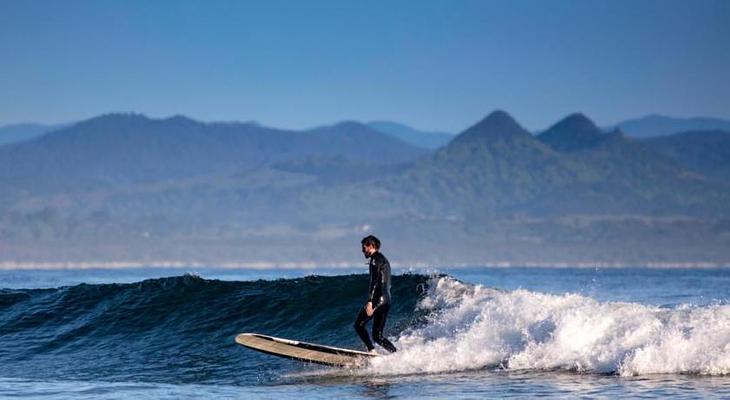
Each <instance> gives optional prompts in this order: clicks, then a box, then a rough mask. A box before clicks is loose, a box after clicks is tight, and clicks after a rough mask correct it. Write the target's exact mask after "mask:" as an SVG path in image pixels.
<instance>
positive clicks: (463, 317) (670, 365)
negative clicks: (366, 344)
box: [369, 277, 730, 375]
mask: <svg viewBox="0 0 730 400" xmlns="http://www.w3.org/2000/svg"><path fill="white" fill-rule="evenodd" d="M429 286H430V290H429V292H428V294H427V295H426V296H425V297H424V298H423V299H422V300H421V301H420V302H419V305H418V307H419V308H420V309H422V310H425V311H429V314H428V316H427V320H426V323H425V324H423V325H422V326H419V327H415V328H412V329H409V330H406V331H405V332H404V333H402V334H401V336H400V338H399V339H398V341H397V344H396V345H397V346H398V348H399V349H402V350H401V351H400V352H398V353H396V354H393V355H391V356H388V357H382V358H380V359H377V360H375V361H374V362H373V363H372V366H371V368H370V371H369V372H373V373H378V374H394V373H395V374H400V373H422V372H427V373H433V372H447V371H461V370H470V369H482V368H505V369H510V370H530V369H539V370H570V371H577V372H594V373H617V374H621V375H643V374H656V373H691V374H706V375H725V374H729V373H730V305H720V304H717V305H712V306H705V307H692V306H683V307H679V308H676V309H664V308H660V307H654V306H647V305H642V304H637V303H625V302H599V301H596V300H594V299H591V298H588V297H584V296H581V295H577V294H564V295H551V294H541V293H535V292H531V291H528V290H522V289H520V290H514V291H511V292H502V291H499V290H496V289H490V288H486V287H483V286H481V285H469V284H464V283H461V282H458V281H456V280H454V279H453V278H450V277H440V278H436V279H435V282H432V283H431V284H430V285H429Z"/></svg>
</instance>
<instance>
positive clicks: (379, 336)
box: [355, 252, 396, 353]
mask: <svg viewBox="0 0 730 400" xmlns="http://www.w3.org/2000/svg"><path fill="white" fill-rule="evenodd" d="M368 301H369V302H372V303H373V315H371V316H369V317H368V315H367V313H365V307H363V308H361V309H360V312H359V313H358V314H357V320H355V331H356V332H357V334H358V335H359V336H360V339H362V341H363V342H365V346H367V348H368V350H372V349H374V348H375V347H374V346H373V343H372V342H371V341H370V336H368V332H367V331H366V330H365V324H366V323H367V322H368V321H370V319H372V320H373V340H375V342H376V343H378V344H379V345H381V346H383V348H385V349H386V350H388V351H389V352H391V353H393V352H395V351H396V348H395V346H393V343H391V342H390V341H389V340H388V339H387V338H385V336H383V328H384V327H385V319H386V317H387V316H388V311H390V263H389V262H388V259H387V258H385V256H384V255H382V254H381V253H380V252H375V253H374V254H373V255H372V256H371V257H370V287H369V290H368Z"/></svg>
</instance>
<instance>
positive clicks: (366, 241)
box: [360, 235, 380, 249]
mask: <svg viewBox="0 0 730 400" xmlns="http://www.w3.org/2000/svg"><path fill="white" fill-rule="evenodd" d="M360 243H362V245H363V246H373V247H375V248H376V249H379V248H380V239H378V238H376V237H375V236H373V235H368V236H365V237H364V238H362V241H360Z"/></svg>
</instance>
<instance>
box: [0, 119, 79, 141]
mask: <svg viewBox="0 0 730 400" xmlns="http://www.w3.org/2000/svg"><path fill="white" fill-rule="evenodd" d="M64 126H67V124H56V125H44V124H30V123H29V124H13V125H5V126H2V127H0V146H2V145H4V144H8V143H15V142H22V141H24V140H30V139H34V138H37V137H38V136H41V135H43V134H44V133H48V132H50V131H53V130H56V129H60V128H63V127H64Z"/></svg>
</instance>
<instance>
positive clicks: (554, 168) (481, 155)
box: [392, 111, 574, 215]
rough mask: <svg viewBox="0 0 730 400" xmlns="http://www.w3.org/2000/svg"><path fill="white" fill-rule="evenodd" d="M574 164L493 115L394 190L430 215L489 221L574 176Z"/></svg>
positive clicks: (400, 180)
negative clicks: (414, 200)
mask: <svg viewBox="0 0 730 400" xmlns="http://www.w3.org/2000/svg"><path fill="white" fill-rule="evenodd" d="M569 164H570V163H569V162H567V161H565V160H564V159H562V158H561V157H560V156H559V155H558V154H557V153H556V152H554V151H553V150H552V149H550V148H549V147H548V146H546V145H544V144H543V143H541V142H539V141H538V140H536V139H535V138H534V137H533V136H532V134H530V132H528V131H527V130H525V129H524V128H523V127H522V126H520V125H519V124H518V123H517V122H516V121H515V120H514V119H513V118H512V117H511V116H510V115H509V114H507V113H506V112H504V111H495V112H493V113H491V114H489V115H488V116H487V117H486V118H484V119H483V120H481V121H480V122H478V123H477V124H475V125H473V126H472V127H470V128H468V129H466V130H465V131H463V132H462V133H460V134H459V135H457V136H456V138H454V140H452V141H451V142H450V143H449V144H448V145H447V146H445V147H443V148H441V149H439V150H438V151H437V152H436V153H435V154H434V155H432V156H430V157H427V158H424V159H421V160H419V161H417V162H416V163H415V164H414V165H413V167H412V168H410V169H409V170H408V171H406V172H404V173H403V175H401V176H400V177H399V178H398V179H397V180H396V181H395V182H394V183H393V184H392V186H393V187H394V188H396V187H400V188H403V190H404V191H405V192H406V193H409V194H411V195H413V196H414V197H416V198H418V199H419V200H418V202H420V203H422V204H424V205H426V207H425V210H426V211H427V212H429V213H437V214H439V213H440V214H443V213H456V214H462V213H463V212H467V213H472V214H479V215H490V214H495V213H497V212H500V211H505V210H514V209H517V208H519V207H524V205H525V204H526V203H527V202H528V201H529V200H530V199H532V198H533V197H535V196H536V195H537V194H538V193H540V192H542V191H544V190H545V189H546V188H548V187H552V186H553V185H555V184H556V181H566V180H569V179H571V177H572V175H574V172H573V168H572V167H571V166H570V165H569Z"/></svg>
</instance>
